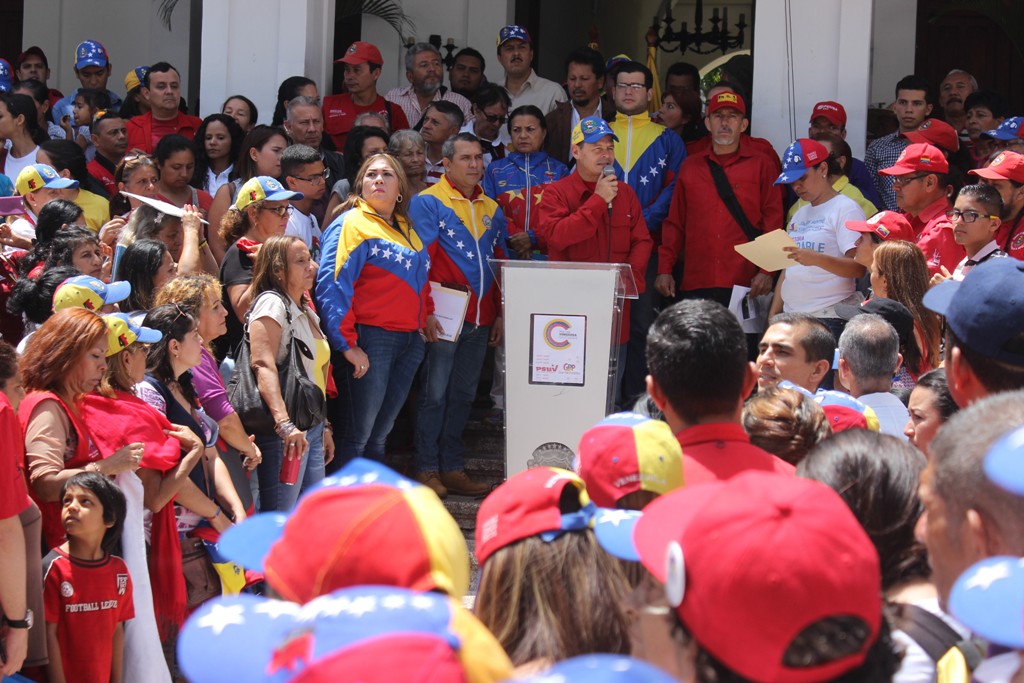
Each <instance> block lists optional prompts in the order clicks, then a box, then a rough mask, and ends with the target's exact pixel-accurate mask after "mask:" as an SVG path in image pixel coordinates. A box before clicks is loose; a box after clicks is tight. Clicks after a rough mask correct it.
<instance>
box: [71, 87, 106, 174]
mask: <svg viewBox="0 0 1024 683" xmlns="http://www.w3.org/2000/svg"><path fill="white" fill-rule="evenodd" d="M72 107H73V109H72V110H71V112H72V113H71V115H70V116H65V117H61V120H60V126H61V128H63V129H64V135H65V138H66V139H68V140H74V141H75V142H77V143H78V146H79V147H81V148H82V149H83V150H85V160H86V162H89V161H92V160H93V159H94V158H95V157H96V148H95V147H94V146H93V144H92V133H91V127H92V120H93V118H94V117H95V116H96V115H97V114H98V113H100V112H101V111H105V110H107V109H110V95H108V94H107V92H106V91H105V90H95V89H90V88H82V89H80V90H79V91H78V93H77V94H76V95H75V99H74V102H73V103H72Z"/></svg>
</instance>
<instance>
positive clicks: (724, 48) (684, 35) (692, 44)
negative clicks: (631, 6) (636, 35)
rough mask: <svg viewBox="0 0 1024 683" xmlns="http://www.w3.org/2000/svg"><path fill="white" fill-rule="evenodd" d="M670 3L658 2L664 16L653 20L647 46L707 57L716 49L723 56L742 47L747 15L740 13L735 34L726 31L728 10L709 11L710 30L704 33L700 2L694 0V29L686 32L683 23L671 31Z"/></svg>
mask: <svg viewBox="0 0 1024 683" xmlns="http://www.w3.org/2000/svg"><path fill="white" fill-rule="evenodd" d="M670 5H671V0H665V2H664V3H662V7H664V8H665V10H664V17H663V18H661V17H657V16H656V17H654V23H653V24H651V28H650V29H648V31H647V38H648V44H649V45H650V44H654V45H656V46H657V47H660V48H661V49H662V50H665V51H666V52H676V51H679V52H686V51H687V50H690V51H691V52H696V53H697V54H699V55H709V54H711V53H712V52H715V51H716V50H721V52H722V54H725V53H726V52H728V51H729V50H734V49H736V48H738V47H741V46H742V45H743V32H744V30H745V29H746V28H747V15H746V14H743V13H740V20H739V21H738V22H737V23H736V33H735V34H733V33H731V32H730V31H729V8H728V7H723V8H722V13H721V16H719V13H718V8H717V7H715V8H714V9H713V10H712V12H711V29H710V30H709V31H704V0H697V8H696V11H695V12H694V17H693V23H694V25H695V30H693V31H689V30H687V24H686V22H685V21H684V22H682V23H681V24H680V27H679V30H678V31H677V30H676V29H675V28H673V26H672V24H673V23H674V22H675V18H674V17H673V16H672V8H671V6H670Z"/></svg>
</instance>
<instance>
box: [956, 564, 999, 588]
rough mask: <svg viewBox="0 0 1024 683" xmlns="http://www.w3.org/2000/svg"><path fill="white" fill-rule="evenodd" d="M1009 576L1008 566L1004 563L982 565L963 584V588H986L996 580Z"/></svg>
mask: <svg viewBox="0 0 1024 683" xmlns="http://www.w3.org/2000/svg"><path fill="white" fill-rule="evenodd" d="M1008 578H1010V568H1009V567H1008V566H1006V565H1005V564H995V565H992V566H990V567H982V568H981V569H979V570H978V572H977V573H976V574H975V575H974V576H972V577H971V578H970V580H969V581H967V582H966V583H965V584H964V588H966V589H968V590H969V589H971V588H980V589H982V590H986V591H987V590H988V589H989V588H991V587H992V584H993V583H995V582H996V581H1001V580H1003V579H1008Z"/></svg>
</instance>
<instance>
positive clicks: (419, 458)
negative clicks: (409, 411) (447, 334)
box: [415, 323, 491, 472]
mask: <svg viewBox="0 0 1024 683" xmlns="http://www.w3.org/2000/svg"><path fill="white" fill-rule="evenodd" d="M490 335H491V328H490V327H489V326H486V325H484V326H477V325H472V324H470V323H464V324H463V325H462V333H461V334H460V335H459V340H458V341H457V342H449V341H438V342H434V343H433V344H429V345H428V346H427V358H426V360H425V361H424V363H423V386H422V387H421V388H420V397H419V403H418V404H417V406H416V461H415V470H416V471H417V472H436V471H438V470H439V469H440V471H441V472H456V471H460V470H462V469H463V461H462V458H463V455H464V453H465V451H466V447H465V445H464V444H463V443H462V432H463V430H464V429H465V428H466V421H467V420H469V411H470V409H471V408H472V407H473V399H474V398H476V386H477V384H478V383H479V382H480V369H481V368H482V367H483V364H484V356H485V355H486V353H487V340H488V339H489V338H490Z"/></svg>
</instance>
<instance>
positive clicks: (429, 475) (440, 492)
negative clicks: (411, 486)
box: [413, 472, 448, 498]
mask: <svg viewBox="0 0 1024 683" xmlns="http://www.w3.org/2000/svg"><path fill="white" fill-rule="evenodd" d="M413 479H415V480H416V481H418V482H419V483H421V484H423V485H424V486H426V487H427V488H428V489H430V490H431V491H433V492H434V493H436V494H437V497H438V498H444V497H445V496H447V495H448V489H446V488H445V486H444V484H442V483H441V478H440V477H438V476H437V472H420V473H419V474H417V475H415V476H414V477H413Z"/></svg>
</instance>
